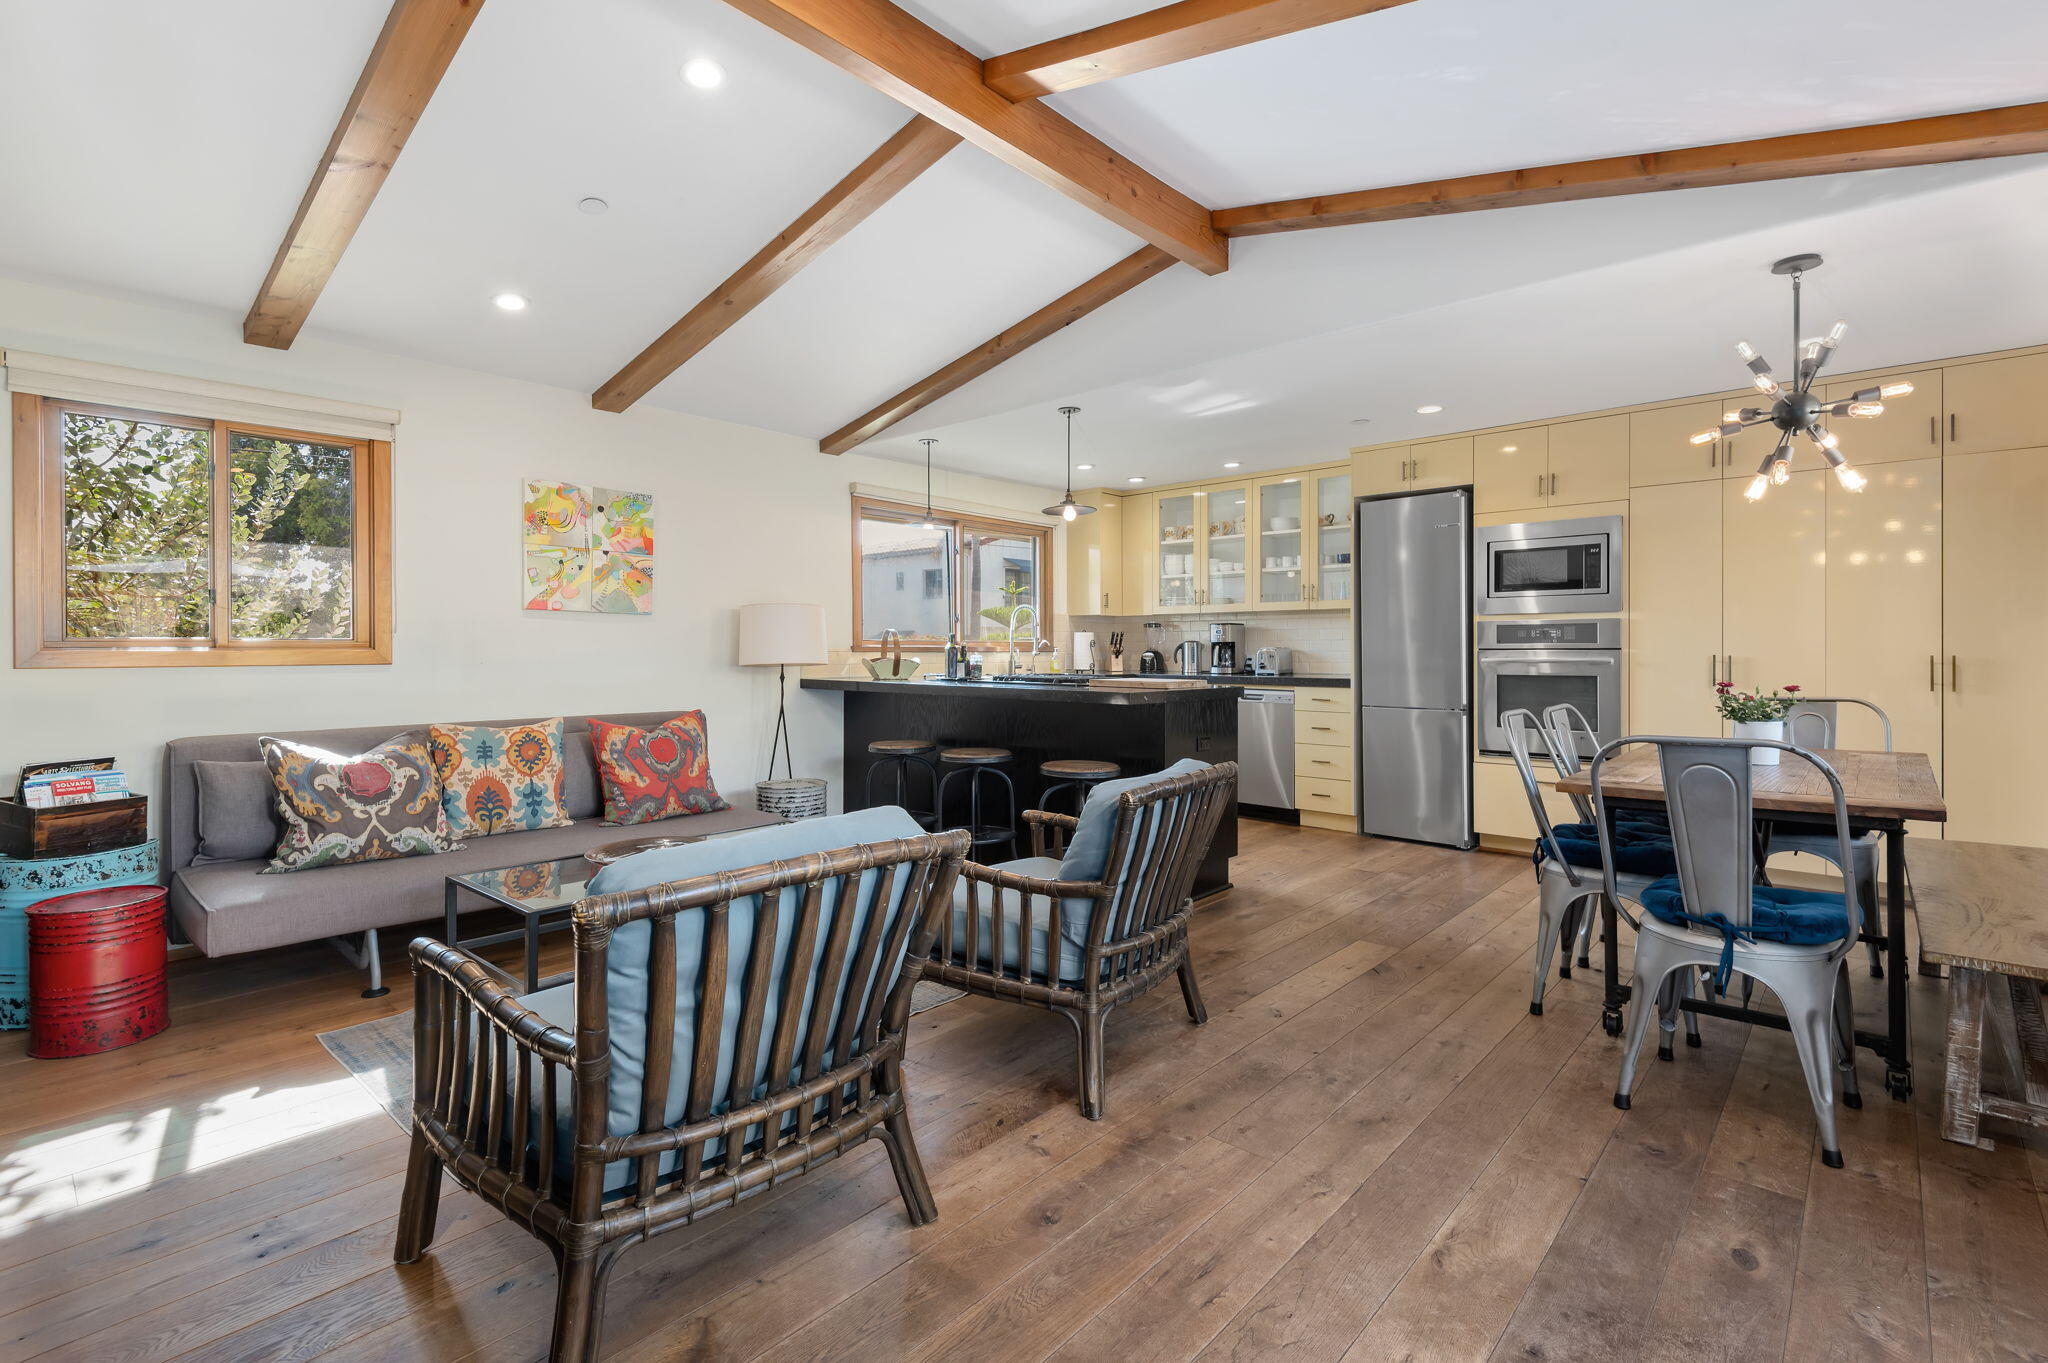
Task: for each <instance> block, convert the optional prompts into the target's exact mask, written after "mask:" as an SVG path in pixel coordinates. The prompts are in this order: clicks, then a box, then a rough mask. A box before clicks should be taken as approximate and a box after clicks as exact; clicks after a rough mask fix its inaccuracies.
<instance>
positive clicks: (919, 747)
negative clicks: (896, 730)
mask: <svg viewBox="0 0 2048 1363" xmlns="http://www.w3.org/2000/svg"><path fill="white" fill-rule="evenodd" d="M938 746H939V745H938V744H936V743H934V742H932V741H931V740H930V739H928V738H878V739H876V740H875V741H874V742H872V743H870V744H868V751H869V752H871V753H877V754H886V755H891V756H915V755H916V754H918V753H928V752H931V751H932V750H933V749H935V748H937V747H938Z"/></svg>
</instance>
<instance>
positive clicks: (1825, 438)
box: [1813, 427, 1842, 450]
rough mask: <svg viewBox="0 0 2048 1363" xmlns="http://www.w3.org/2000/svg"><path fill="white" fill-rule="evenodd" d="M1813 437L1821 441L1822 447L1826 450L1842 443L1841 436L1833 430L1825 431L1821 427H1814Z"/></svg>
mask: <svg viewBox="0 0 2048 1363" xmlns="http://www.w3.org/2000/svg"><path fill="white" fill-rule="evenodd" d="M1813 438H1814V440H1815V441H1816V442H1818V443H1819V445H1820V447H1821V448H1822V449H1824V450H1831V449H1834V448H1835V447H1836V446H1837V445H1840V444H1841V443H1842V441H1841V438H1840V437H1839V436H1837V435H1836V434H1835V433H1834V432H1833V431H1823V430H1821V429H1820V428H1819V427H1815V428H1814V430H1813Z"/></svg>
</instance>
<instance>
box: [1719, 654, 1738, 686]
mask: <svg viewBox="0 0 2048 1363" xmlns="http://www.w3.org/2000/svg"><path fill="white" fill-rule="evenodd" d="M1722 656H1723V660H1724V662H1725V664H1726V668H1725V670H1724V671H1723V672H1722V674H1721V680H1722V681H1725V682H1727V683H1728V684H1729V685H1730V686H1733V685H1735V655H1734V654H1733V653H1728V654H1724V655H1722Z"/></svg>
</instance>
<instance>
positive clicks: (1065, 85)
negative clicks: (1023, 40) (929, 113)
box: [981, 0, 1408, 100]
mask: <svg viewBox="0 0 2048 1363" xmlns="http://www.w3.org/2000/svg"><path fill="white" fill-rule="evenodd" d="M1407 3H1408V0H1179V3H1178V4H1172V5H1162V6H1161V7H1160V8H1158V9H1155V10H1147V11H1146V12H1145V13H1143V14H1134V15H1132V16H1131V17H1130V18H1128V19H1118V20H1116V21H1115V22H1113V23H1107V24H1102V25H1100V26H1099V27H1096V28H1091V29H1087V30H1085V31H1083V32H1080V33H1070V34H1068V35H1067V36H1066V37H1064V38H1054V39H1052V40H1051V41H1050V42H1043V43H1035V44H1033V45H1032V46H1030V47H1025V48H1019V49H1018V50H1017V51H1015V52H1005V53H1004V54H1003V55H1002V56H1000V57H990V58H989V59H988V60H987V61H985V62H983V63H982V66H981V75H982V79H983V80H984V81H986V82H987V83H988V85H989V87H990V88H991V89H993V90H995V91H997V92H998V93H1000V94H1001V95H1002V96H1003V97H1004V98H1006V99H1017V100H1022V99H1036V98H1038V97H1039V96H1040V95H1050V94H1052V93H1054V92H1055V91H1059V90H1072V89H1076V88H1078V87H1080V86H1083V85H1093V84H1095V83H1096V82H1097V81H1105V80H1114V79H1115V78H1116V77H1118V76H1128V75H1131V74H1132V73H1133V72H1137V71H1150V70H1151V69H1152V68H1153V67H1155V66H1170V65H1172V64H1173V63H1174V62H1184V61H1186V60H1187V59H1188V58H1190V57H1201V56H1206V55H1208V54H1209V53H1211V52H1222V51H1225V50H1227V49H1229V48H1233V47H1242V46H1244V45H1245V44H1246V43H1255V42H1258V41H1259V40H1260V39H1262V38H1277V37H1279V36H1280V35H1282V34H1285V33H1297V32H1299V31H1301V30H1302V29H1305V28H1315V27H1318V26H1319V25H1322V24H1331V23H1335V22H1336V21H1337V20H1339V19H1352V18H1356V17H1357V16H1359V15H1361V14H1371V13H1373V12H1375V11H1377V10H1383V9H1392V8H1393V7H1394V6H1396V5H1405V4H1407Z"/></svg>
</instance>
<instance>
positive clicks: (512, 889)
mask: <svg viewBox="0 0 2048 1363" xmlns="http://www.w3.org/2000/svg"><path fill="white" fill-rule="evenodd" d="M776 822H778V823H780V822H785V821H784V820H777V821H776ZM730 831H731V832H734V833H740V832H745V831H747V830H745V829H738V828H735V829H732V830H730ZM723 836H726V835H725V834H720V833H698V834H694V835H688V836H685V835H681V834H656V835H654V836H651V837H638V838H623V839H621V840H619V841H618V842H610V843H606V844H605V845H604V846H602V847H593V848H591V849H590V850H589V851H588V852H579V853H577V854H576V855H575V856H572V857H550V858H548V859H546V860H544V861H523V862H520V863H519V864H518V865H517V866H500V867H498V868H496V869H495V870H490V871H467V872H464V873H463V874H462V875H457V876H449V877H448V880H447V884H446V887H445V888H444V890H443V891H442V901H441V904H442V913H443V915H444V916H445V918H446V920H447V921H446V922H445V923H444V924H443V926H442V931H443V932H444V933H445V934H446V935H445V936H444V937H443V938H442V939H441V940H442V941H444V942H446V943H447V944H448V945H449V946H451V947H460V948H462V949H463V950H464V951H468V952H471V953H472V954H474V953H475V952H476V950H477V949H478V948H479V947H490V946H497V945H498V944H499V943H501V942H520V941H523V942H524V943H525V944H526V978H525V980H524V981H521V980H520V979H519V978H518V977H517V976H515V975H512V974H511V973H510V972H508V971H505V970H503V969H501V968H499V967H498V966H495V965H492V964H491V963H490V962H489V961H485V960H483V958H482V957H481V956H479V957H478V958H477V959H478V960H479V961H480V962H482V964H483V966H484V968H485V969H486V970H489V971H491V972H492V973H493V974H495V975H497V976H498V978H500V979H502V980H504V981H505V983H506V984H508V985H511V986H513V987H515V988H519V987H521V986H522V984H523V987H524V992H526V993H528V994H531V993H534V992H535V991H536V990H541V989H551V988H553V987H554V986H555V985H558V984H566V983H568V982H569V981H570V980H572V979H574V978H575V972H574V971H563V972H562V973H561V974H559V975H550V976H548V977H547V978H546V979H542V978H541V975H540V939H541V935H542V934H543V933H548V932H557V931H559V930H561V929H562V928H566V927H568V926H569V910H570V909H572V908H574V907H575V906H576V901H577V900H579V899H583V898H587V897H588V896H589V894H590V878H591V877H592V876H594V875H596V874H597V873H598V872H599V871H601V870H603V869H604V868H605V867H606V866H609V865H610V864H611V863H612V862H615V861H618V860H620V859H622V858H625V857H630V856H632V855H633V854H634V853H636V852H651V851H654V850H656V849H658V848H663V847H681V846H683V845H684V844H686V843H693V842H703V841H705V840H706V839H709V838H716V837H723ZM464 890H467V891H468V892H469V893H471V894H473V895H476V896H477V897H479V898H481V899H486V900H489V901H490V902H491V903H493V904H495V905H497V906H498V907H499V908H503V909H510V910H512V912H514V913H516V914H518V915H519V917H520V924H519V926H518V927H516V928H512V929H510V930H508V931H505V932H493V933H488V934H486V935H484V936H482V937H462V936H459V933H460V931H461V922H460V917H461V916H460V914H459V913H458V911H457V906H458V904H459V903H460V894H461V892H462V891H464Z"/></svg>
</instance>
